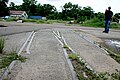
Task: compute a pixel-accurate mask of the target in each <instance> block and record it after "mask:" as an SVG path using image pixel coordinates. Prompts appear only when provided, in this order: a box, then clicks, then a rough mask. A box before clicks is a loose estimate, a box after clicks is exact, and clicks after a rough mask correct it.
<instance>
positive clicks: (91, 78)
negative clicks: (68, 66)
mask: <svg viewBox="0 0 120 80" xmlns="http://www.w3.org/2000/svg"><path fill="white" fill-rule="evenodd" d="M69 58H70V59H71V62H72V64H73V67H74V70H75V72H76V74H77V76H78V79H79V80H119V79H120V71H118V70H116V72H115V73H112V74H109V73H107V72H105V73H95V72H94V71H93V70H90V69H89V68H88V67H87V65H86V64H85V62H83V61H82V59H79V56H78V55H77V54H69Z"/></svg>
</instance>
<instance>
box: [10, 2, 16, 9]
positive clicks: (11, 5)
mask: <svg viewBox="0 0 120 80" xmlns="http://www.w3.org/2000/svg"><path fill="white" fill-rule="evenodd" d="M9 10H16V6H15V3H14V2H11V3H10V7H9Z"/></svg>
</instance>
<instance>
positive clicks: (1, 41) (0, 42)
mask: <svg viewBox="0 0 120 80" xmlns="http://www.w3.org/2000/svg"><path fill="white" fill-rule="evenodd" d="M4 45H5V39H3V38H0V53H3V49H4Z"/></svg>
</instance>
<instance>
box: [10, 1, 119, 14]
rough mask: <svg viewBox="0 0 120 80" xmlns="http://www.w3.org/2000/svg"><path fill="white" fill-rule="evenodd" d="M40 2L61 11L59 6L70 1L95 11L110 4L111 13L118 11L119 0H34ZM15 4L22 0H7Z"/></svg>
mask: <svg viewBox="0 0 120 80" xmlns="http://www.w3.org/2000/svg"><path fill="white" fill-rule="evenodd" d="M36 1H37V3H40V4H51V5H53V6H55V7H56V8H57V11H61V10H62V9H61V6H63V5H64V4H65V3H68V2H71V3H72V4H78V5H79V6H81V7H86V6H90V7H92V9H93V10H94V11H95V12H102V13H104V12H105V10H106V9H107V8H108V7H109V6H111V10H112V11H113V13H120V8H119V5H120V0H36ZM10 2H14V3H15V4H16V5H20V4H22V3H23V0H9V3H10Z"/></svg>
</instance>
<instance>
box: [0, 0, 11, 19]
mask: <svg viewBox="0 0 120 80" xmlns="http://www.w3.org/2000/svg"><path fill="white" fill-rule="evenodd" d="M8 1H9V0H0V17H3V16H7V15H9V11H8V8H7V3H8Z"/></svg>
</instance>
